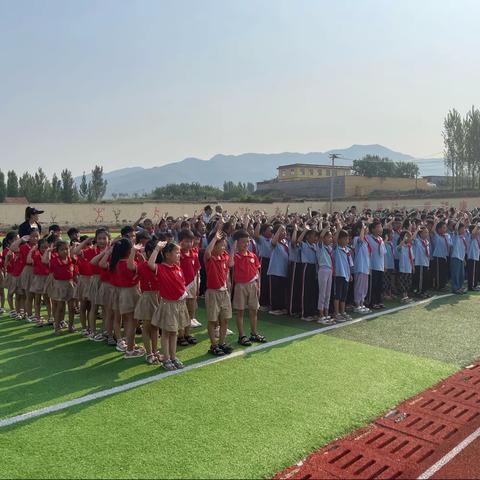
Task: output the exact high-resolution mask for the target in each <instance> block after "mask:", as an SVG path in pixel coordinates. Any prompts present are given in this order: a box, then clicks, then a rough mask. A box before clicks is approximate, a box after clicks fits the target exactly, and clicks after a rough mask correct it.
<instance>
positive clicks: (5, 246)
mask: <svg viewBox="0 0 480 480" xmlns="http://www.w3.org/2000/svg"><path fill="white" fill-rule="evenodd" d="M17 238H18V235H17V232H16V231H13V230H12V231H10V232H8V233H7V234H6V235H5V238H4V239H3V240H2V253H1V255H0V264H1V268H2V272H3V273H2V274H3V278H4V281H3V286H2V290H3V288H5V290H7V303H8V307H9V310H10V311H9V316H10V317H11V318H12V317H16V316H17V312H16V311H15V308H14V305H13V292H12V293H11V294H10V291H11V288H10V284H11V275H10V274H11V271H12V268H13V262H9V264H8V265H7V255H8V252H9V251H10V245H11V244H12V243H13V242H14V241H15V240H16V239H17ZM0 298H5V297H4V296H3V297H1V296H0ZM3 306H4V304H3V301H2V307H3ZM2 313H3V312H2Z"/></svg>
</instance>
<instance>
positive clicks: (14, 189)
mask: <svg viewBox="0 0 480 480" xmlns="http://www.w3.org/2000/svg"><path fill="white" fill-rule="evenodd" d="M7 197H18V177H17V174H16V173H15V172H14V171H13V170H10V171H9V172H8V173H7Z"/></svg>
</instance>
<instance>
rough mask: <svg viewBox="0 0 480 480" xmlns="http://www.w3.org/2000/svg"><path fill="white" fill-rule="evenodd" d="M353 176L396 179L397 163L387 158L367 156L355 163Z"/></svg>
mask: <svg viewBox="0 0 480 480" xmlns="http://www.w3.org/2000/svg"><path fill="white" fill-rule="evenodd" d="M352 170H353V174H354V175H360V176H362V177H394V176H395V163H394V162H393V160H390V159H389V158H387V157H380V156H378V155H365V156H364V157H363V158H362V159H360V160H354V161H353V167H352Z"/></svg>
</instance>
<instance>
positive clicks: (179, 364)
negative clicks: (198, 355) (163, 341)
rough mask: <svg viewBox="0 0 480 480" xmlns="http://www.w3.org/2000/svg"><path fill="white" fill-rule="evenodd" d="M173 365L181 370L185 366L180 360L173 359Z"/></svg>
mask: <svg viewBox="0 0 480 480" xmlns="http://www.w3.org/2000/svg"><path fill="white" fill-rule="evenodd" d="M172 363H173V365H174V366H175V368H176V369H181V368H183V367H184V366H185V365H184V364H183V363H182V362H181V361H180V360H179V359H178V358H175V359H173V360H172Z"/></svg>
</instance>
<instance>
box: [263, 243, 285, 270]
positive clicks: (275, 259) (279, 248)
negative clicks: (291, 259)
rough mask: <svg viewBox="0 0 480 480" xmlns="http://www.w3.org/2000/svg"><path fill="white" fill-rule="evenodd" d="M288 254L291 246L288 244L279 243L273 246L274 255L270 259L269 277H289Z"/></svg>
mask: <svg viewBox="0 0 480 480" xmlns="http://www.w3.org/2000/svg"><path fill="white" fill-rule="evenodd" d="M288 252H289V246H288V243H287V242H284V243H283V244H281V243H280V242H277V244H276V245H275V246H273V245H272V255H271V257H270V263H269V265H268V271H267V275H276V276H277V277H288Z"/></svg>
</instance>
